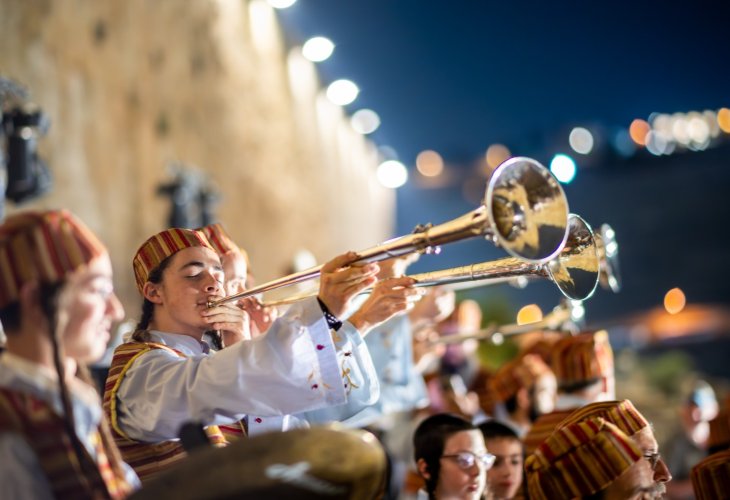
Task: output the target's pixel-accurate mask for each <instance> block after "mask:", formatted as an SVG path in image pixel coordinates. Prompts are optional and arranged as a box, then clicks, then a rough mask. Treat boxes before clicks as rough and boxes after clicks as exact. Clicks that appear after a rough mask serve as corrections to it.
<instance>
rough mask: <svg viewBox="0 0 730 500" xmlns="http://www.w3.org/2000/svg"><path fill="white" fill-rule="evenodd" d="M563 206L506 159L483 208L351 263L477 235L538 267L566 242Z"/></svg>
mask: <svg viewBox="0 0 730 500" xmlns="http://www.w3.org/2000/svg"><path fill="white" fill-rule="evenodd" d="M567 230H568V201H567V199H566V198H565V193H564V192H563V189H562V188H561V187H560V184H559V183H558V181H557V180H556V179H555V178H554V177H553V176H552V174H550V172H549V171H548V170H547V169H546V168H545V167H544V166H542V165H541V164H540V163H538V162H537V161H535V160H532V159H530V158H521V157H516V158H511V159H509V160H507V161H506V162H504V163H502V164H501V165H500V166H499V167H498V168H497V169H496V170H495V171H494V173H493V174H492V176H491V177H490V179H489V184H488V185H487V190H486V194H485V196H484V201H483V204H482V205H480V206H479V207H478V208H476V209H475V210H472V211H471V212H469V213H467V214H464V215H462V216H461V217H458V218H456V219H453V220H451V221H448V222H445V223H443V224H439V225H437V226H432V225H427V226H421V227H419V228H417V230H416V232H414V233H413V234H408V235H405V236H401V237H398V238H394V239H392V240H388V241H386V242H384V243H381V244H380V245H377V246H375V247H371V248H368V249H366V250H362V251H360V252H358V256H359V258H358V260H357V261H356V262H355V263H366V262H376V261H379V260H384V259H388V258H391V257H399V256H402V255H406V254H409V253H413V252H433V251H438V248H439V246H440V245H444V244H447V243H451V242H454V241H460V240H463V239H466V238H473V237H477V236H483V237H485V238H487V239H489V240H491V241H493V242H494V243H495V244H496V245H498V246H501V247H502V248H504V249H505V250H506V251H507V252H508V253H509V254H511V255H513V256H515V257H518V258H520V259H523V260H526V261H530V262H536V263H542V262H545V261H547V260H549V259H551V258H553V257H554V256H555V255H556V254H557V253H559V252H560V251H561V250H562V248H563V246H564V245H565V241H566V238H567ZM321 270H322V266H317V267H313V268H310V269H307V270H304V271H301V272H299V273H295V274H291V275H289V276H285V277H283V278H279V279H277V280H273V281H270V282H268V283H265V284H263V285H259V286H257V287H254V288H251V289H250V290H247V291H245V292H242V293H238V294H235V295H231V296H229V297H223V298H221V299H218V300H211V301H209V302H208V307H215V306H217V305H220V304H224V303H226V302H231V301H234V300H238V299H242V298H245V297H250V296H253V295H257V294H260V293H264V292H267V291H270V290H274V289H277V288H281V287H284V286H289V285H294V284H296V283H301V282H303V281H307V280H310V279H313V278H316V277H318V276H319V275H320V274H321Z"/></svg>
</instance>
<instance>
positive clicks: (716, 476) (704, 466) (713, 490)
mask: <svg viewBox="0 0 730 500" xmlns="http://www.w3.org/2000/svg"><path fill="white" fill-rule="evenodd" d="M690 478H691V480H692V489H693V490H694V493H695V498H697V500H727V499H730V449H728V450H724V451H719V452H717V453H714V454H712V455H710V456H709V457H707V458H705V459H704V460H702V461H701V462H700V463H698V464H697V465H695V466H694V467H693V468H692V472H691V474H690Z"/></svg>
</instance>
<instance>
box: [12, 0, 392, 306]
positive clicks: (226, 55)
mask: <svg viewBox="0 0 730 500" xmlns="http://www.w3.org/2000/svg"><path fill="white" fill-rule="evenodd" d="M0 47H2V49H0V75H3V76H5V77H10V78H12V79H13V80H15V81H17V82H21V83H22V84H24V85H25V86H27V88H28V89H29V91H30V93H31V97H32V100H33V101H35V102H37V103H38V104H39V105H40V106H41V107H42V109H43V110H44V111H45V112H47V113H48V114H49V115H50V118H51V122H52V125H51V129H50V132H49V134H48V136H46V137H44V138H42V139H41V140H40V151H41V154H42V157H43V158H44V159H46V160H47V162H48V163H49V165H50V167H51V170H52V173H53V176H54V178H55V181H54V189H53V192H52V193H50V194H48V195H45V196H44V197H42V198H40V199H38V200H37V201H34V202H32V203H30V204H27V205H24V206H23V207H20V208H21V209H22V208H25V207H41V208H55V207H66V208H69V209H70V210H72V211H73V212H75V213H76V214H78V215H79V216H80V217H81V218H82V219H83V220H84V221H85V222H86V223H87V224H88V225H89V226H90V227H91V228H92V229H93V230H94V231H96V232H97V234H99V235H100V236H101V237H102V239H103V240H104V241H105V242H106V243H107V244H108V245H109V247H110V249H111V254H112V261H113V265H114V269H115V272H116V278H115V279H116V283H117V289H118V291H119V294H120V297H121V298H122V300H123V302H124V303H125V306H127V309H128V314H129V315H131V316H135V315H136V314H137V311H138V297H137V294H136V290H135V289H134V285H133V279H132V272H131V258H132V256H133V254H134V251H135V250H136V248H137V247H138V245H139V244H140V243H141V242H142V241H143V240H144V239H145V238H146V237H148V236H150V235H151V234H152V233H154V232H156V231H159V230H161V229H163V228H164V227H165V223H166V220H167V216H168V213H169V206H170V205H169V201H168V199H167V198H165V197H161V196H158V195H156V194H155V191H156V188H157V186H158V185H159V184H160V183H163V182H166V181H169V180H170V172H169V169H168V164H169V163H170V162H172V161H176V160H177V161H181V162H184V163H186V164H192V165H196V166H197V167H198V168H199V169H200V170H201V171H202V172H204V173H205V174H207V175H209V176H210V178H211V179H212V180H213V181H214V182H215V184H216V186H217V188H218V189H219V190H220V192H221V193H222V196H223V201H222V203H221V204H220V205H219V206H218V209H217V214H218V217H219V219H220V221H221V222H223V223H224V225H225V226H226V227H227V228H228V229H229V231H230V232H231V233H232V235H233V237H234V238H235V239H236V240H237V241H238V242H239V244H241V245H242V246H243V247H245V248H246V249H247V250H248V251H249V253H250V255H251V259H252V262H253V266H254V271H255V273H256V274H257V278H258V280H259V281H265V280H267V279H271V278H275V277H278V276H280V275H281V274H282V272H283V270H284V268H285V267H287V265H288V263H289V262H290V260H291V257H292V255H293V254H294V253H295V252H296V251H297V250H299V249H301V248H307V249H309V250H311V251H312V252H313V253H314V255H315V256H316V257H317V259H318V261H319V262H323V261H324V260H327V259H328V258H329V257H332V256H334V255H335V254H337V253H340V252H341V251H344V250H347V249H353V250H357V249H362V248H367V247H369V246H372V245H374V244H377V243H378V242H380V241H382V240H384V239H386V238H387V237H389V236H390V235H391V230H392V224H393V211H394V195H393V193H392V191H390V190H386V189H385V188H382V187H380V186H379V185H378V184H377V182H376V180H375V176H374V172H375V167H376V164H377V152H376V150H375V146H374V145H373V144H372V143H370V142H368V141H367V140H365V139H364V138H363V137H362V136H359V135H358V134H356V133H355V132H354V131H352V129H351V128H350V127H349V124H348V122H347V120H346V118H347V117H346V116H345V115H344V113H343V111H342V110H341V109H340V108H339V107H336V106H334V105H331V104H329V103H328V102H327V101H326V100H324V99H322V97H321V94H320V92H319V90H320V83H319V81H318V79H317V74H316V68H314V67H313V66H312V65H311V63H309V62H308V61H306V60H304V59H303V58H302V57H301V56H300V55H299V54H298V53H297V50H296V49H292V50H289V48H287V47H286V44H285V42H284V37H283V34H282V33H281V31H280V27H279V25H278V22H277V20H276V13H275V12H274V11H272V9H271V8H270V7H269V6H268V4H266V3H265V2H263V0H196V1H185V0H165V1H149V0H105V1H102V2H99V1H94V0H60V1H51V0H0ZM16 209H18V207H12V206H10V207H9V211H10V212H12V211H14V210H16Z"/></svg>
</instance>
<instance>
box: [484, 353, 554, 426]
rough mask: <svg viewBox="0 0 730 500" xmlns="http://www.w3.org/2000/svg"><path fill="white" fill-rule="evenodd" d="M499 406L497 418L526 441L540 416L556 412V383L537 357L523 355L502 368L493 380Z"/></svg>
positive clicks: (548, 368) (496, 412)
mask: <svg viewBox="0 0 730 500" xmlns="http://www.w3.org/2000/svg"><path fill="white" fill-rule="evenodd" d="M490 383H491V388H492V391H493V394H494V397H495V399H496V400H497V401H498V403H497V404H496V405H495V411H494V417H495V418H496V419H498V420H500V421H502V422H504V423H506V424H508V425H509V426H511V427H512V428H513V429H514V430H515V432H517V435H518V436H520V439H522V438H524V436H525V435H526V434H527V431H529V430H530V427H531V426H532V424H533V422H535V420H537V418H538V417H539V416H540V415H544V414H545V413H550V412H551V411H553V409H554V408H555V397H556V390H557V387H556V385H557V384H556V381H555V375H554V374H553V372H552V370H550V367H548V365H546V364H545V362H544V361H543V360H542V358H541V357H540V356H538V355H537V354H520V355H518V356H517V357H516V358H515V359H513V360H511V361H508V362H507V363H505V364H504V365H502V366H501V367H500V368H499V369H498V370H497V373H495V374H494V377H492V379H491V380H490Z"/></svg>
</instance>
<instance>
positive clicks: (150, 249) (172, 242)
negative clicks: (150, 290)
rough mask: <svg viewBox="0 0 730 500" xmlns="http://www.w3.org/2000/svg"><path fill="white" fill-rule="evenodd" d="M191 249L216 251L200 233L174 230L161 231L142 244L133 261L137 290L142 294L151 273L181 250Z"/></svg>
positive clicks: (189, 230) (191, 230) (188, 230)
mask: <svg viewBox="0 0 730 500" xmlns="http://www.w3.org/2000/svg"><path fill="white" fill-rule="evenodd" d="M191 247H205V248H210V249H211V250H213V251H215V249H214V248H213V247H212V246H211V244H210V243H209V242H208V239H207V238H206V237H205V235H204V234H203V233H201V232H200V231H195V230H193V229H181V228H172V229H166V230H165V231H161V232H159V233H157V234H155V235H154V236H152V237H150V238H149V239H148V240H147V241H145V242H144V243H142V246H140V247H139V250H137V253H136V254H135V255H134V259H132V266H133V267H134V279H135V281H136V282H137V290H139V293H142V289H143V288H144V284H145V283H147V279H148V278H149V276H150V273H151V272H152V271H153V270H154V269H155V268H156V267H157V266H159V265H160V263H161V262H162V261H163V260H165V259H166V258H168V257H170V256H172V255H175V254H176V253H177V252H179V251H180V250H184V249H186V248H191Z"/></svg>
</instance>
